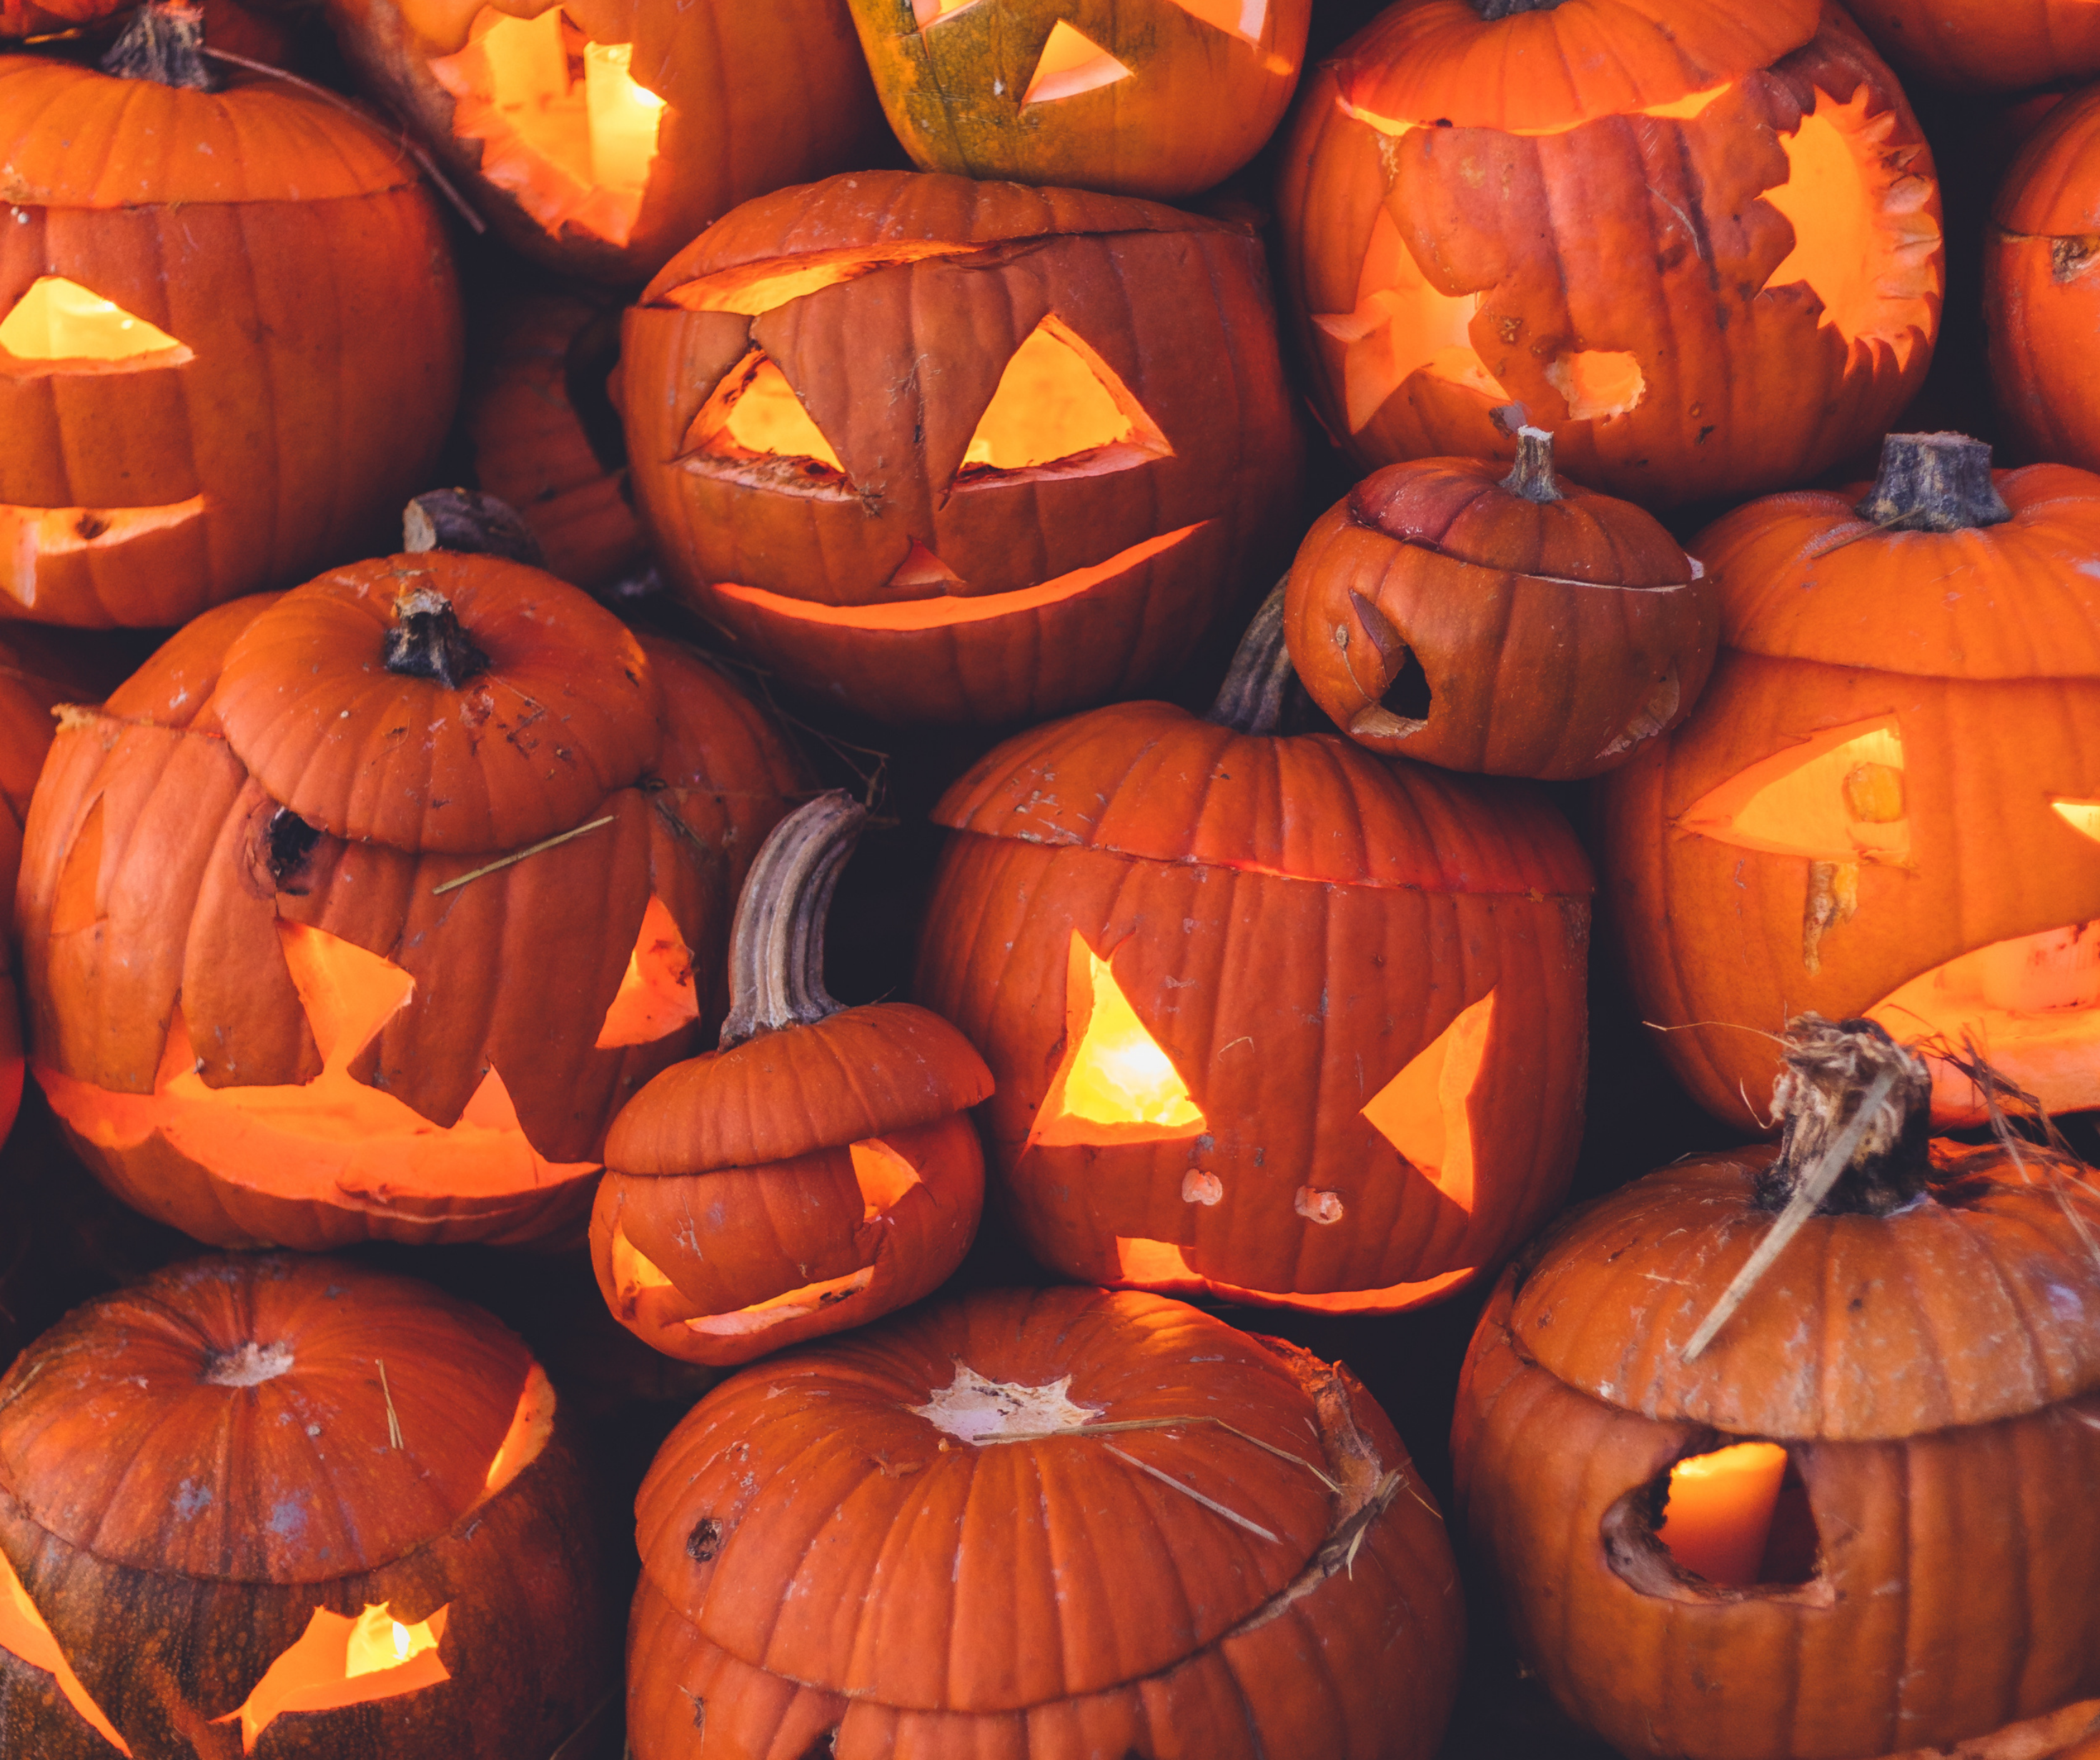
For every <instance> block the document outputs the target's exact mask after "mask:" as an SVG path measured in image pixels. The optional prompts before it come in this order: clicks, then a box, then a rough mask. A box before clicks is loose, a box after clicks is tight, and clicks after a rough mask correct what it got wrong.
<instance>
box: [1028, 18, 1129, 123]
mask: <svg viewBox="0 0 2100 1760" xmlns="http://www.w3.org/2000/svg"><path fill="white" fill-rule="evenodd" d="M1129 77H1131V73H1130V69H1129V68H1127V67H1125V66H1124V65H1123V63H1122V62H1120V61H1118V60H1117V59H1116V58H1115V57H1114V55H1110V53H1109V52H1108V51H1107V50H1105V49H1104V48H1102V47H1101V45H1100V44H1099V43H1097V42H1094V41H1093V40H1092V38H1091V37H1087V36H1086V35H1085V34H1084V33H1082V32H1079V31H1077V30H1075V29H1073V28H1072V26H1070V24H1066V23H1065V20H1062V19H1060V20H1057V24H1055V25H1053V26H1052V28H1051V31H1050V40H1049V42H1046V43H1045V44H1043V58H1042V59H1041V60H1039V61H1038V62H1037V63H1036V64H1035V77H1033V78H1032V79H1030V81H1029V82H1028V90H1026V92H1024V93H1022V94H1021V108H1023V109H1024V110H1025V109H1026V108H1028V106H1029V105H1030V104H1037V103H1056V102H1057V100H1058V99H1061V98H1076V97H1078V96H1079V94H1080V93H1082V92H1090V91H1098V90H1101V87H1102V86H1113V85H1114V84H1115V83H1116V81H1118V80H1127V79H1128V78H1129Z"/></svg>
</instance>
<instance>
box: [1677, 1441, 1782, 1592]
mask: <svg viewBox="0 0 2100 1760" xmlns="http://www.w3.org/2000/svg"><path fill="white" fill-rule="evenodd" d="M1785 1477H1786V1450H1785V1449H1783V1448H1781V1447H1780V1445H1779V1444H1777V1443H1776V1442H1737V1443H1735V1444H1733V1445H1731V1446H1729V1447H1727V1448H1724V1449H1718V1450H1715V1451H1714V1453H1712V1454H1694V1455H1692V1456H1691V1457H1690V1458H1689V1459H1685V1460H1681V1461H1679V1463H1677V1464H1676V1465H1675V1466H1674V1467H1671V1468H1670V1498H1669V1501H1668V1503H1666V1504H1665V1506H1664V1508H1663V1516H1662V1526H1661V1528H1660V1529H1657V1538H1659V1539H1660V1540H1661V1542H1662V1543H1663V1545H1664V1546H1665V1547H1667V1548H1668V1549H1669V1551H1670V1556H1671V1557H1672V1558H1673V1559H1674V1560H1676V1561H1677V1562H1678V1564H1679V1565H1681V1566H1682V1567H1683V1569H1686V1570H1688V1571H1691V1572H1692V1573H1695V1574H1696V1575H1698V1576H1701V1577H1705V1579H1706V1580H1707V1582H1712V1583H1721V1584H1723V1585H1727V1586H1747V1585H1749V1584H1751V1583H1754V1582H1757V1581H1758V1571H1759V1567H1760V1566H1761V1565H1762V1564H1763V1562H1764V1555H1765V1542H1766V1541H1767V1539H1768V1538H1770V1536H1771V1525H1772V1511H1774V1510H1775V1509H1776V1507H1778V1504H1779V1489H1780V1482H1781V1481H1783V1480H1784V1479H1785Z"/></svg>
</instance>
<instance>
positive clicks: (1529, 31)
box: [1327, 0, 1822, 134]
mask: <svg viewBox="0 0 2100 1760" xmlns="http://www.w3.org/2000/svg"><path fill="white" fill-rule="evenodd" d="M1821 16H1822V8H1821V6H1820V4H1819V0H1769V3H1767V4H1765V5H1761V6H1754V7H1745V6H1740V5H1738V4H1736V3H1735V0H1559V3H1548V4H1543V5H1541V4H1537V3H1535V0H1534V3H1532V4H1525V3H1524V0H1515V3H1512V0H1400V3H1399V4H1398V5H1396V6H1392V7H1387V9H1386V10H1385V11H1383V12H1382V13H1380V14H1379V15H1378V17H1377V18H1376V19H1374V20H1373V21H1372V22H1371V23H1370V24H1369V25H1368V26H1366V27H1365V29H1363V30H1361V31H1359V32H1358V33H1357V34H1356V35H1355V36H1354V37H1351V38H1350V39H1349V41H1348V42H1346V43H1344V44H1343V46H1342V47H1341V49H1340V50H1339V51H1338V52H1337V54H1336V55H1335V57H1334V59H1332V60H1331V61H1330V62H1329V63H1328V64H1327V71H1328V73H1329V74H1330V77H1332V78H1333V80H1334V81H1335V86H1336V87H1337V89H1338V96H1339V101H1340V103H1341V104H1342V106H1343V108H1345V109H1347V110H1348V111H1350V112H1352V113H1353V114H1356V115H1357V116H1360V117H1362V118H1363V120H1364V121H1367V122H1369V123H1370V124H1371V125H1372V126H1373V127H1374V128H1377V129H1379V130H1380V131H1381V132H1382V133H1386V134H1396V133H1398V132H1400V130H1401V128H1402V127H1404V126H1414V127H1436V128H1493V129H1507V130H1512V131H1514V132H1516V133H1519V134H1559V133H1560V132H1561V131H1562V130H1564V129H1569V128H1574V127H1577V126H1578V125H1581V124H1582V123H1584V122H1588V121H1594V120H1595V118H1597V117H1606V116H1626V115H1630V114H1633V113H1635V112H1639V111H1643V110H1653V109H1655V108H1657V107H1659V106H1661V105H1664V104H1674V103H1676V102H1677V101H1678V100H1679V99H1681V98H1686V97H1689V96H1690V95H1692V94H1693V93H1694V92H1701V91H1705V90H1710V88H1712V87H1714V86H1718V85H1719V84H1721V82H1722V81H1724V80H1730V79H1734V78H1736V77H1739V76H1740V75H1742V74H1745V73H1749V72H1751V71H1753V70H1754V69H1755V68H1763V67H1769V66H1771V64H1772V63H1773V62H1775V61H1776V60H1778V59H1780V57H1781V56H1782V55H1787V54H1789V53H1790V52H1791V51H1793V50H1796V49H1798V48H1799V47H1800V46H1802V44H1803V43H1805V42H1808V41H1809V40H1810V38H1811V37H1814V36H1815V33H1816V29H1817V28H1818V24H1819V23H1820V19H1821Z"/></svg>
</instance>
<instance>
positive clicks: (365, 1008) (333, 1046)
mask: <svg viewBox="0 0 2100 1760" xmlns="http://www.w3.org/2000/svg"><path fill="white" fill-rule="evenodd" d="M277 934H278V937H279V939H280V940H281V941H282V942H283V944H284V948H285V965H286V966H289V967H290V968H291V973H292V986H293V988H294V989H296V990H297V991H298V992H299V1001H300V1004H301V1005H302V1007H303V1008H304V1009H305V1010H306V1013H307V1027H308V1028H309V1029H310V1030H311V1032H312V1033H313V1036H314V1045H315V1049H317V1050H318V1051H319V1052H320V1054H321V1065H322V1067H323V1068H324V1069H329V1070H346V1069H348V1068H349V1067H350V1066H351V1061H352V1059H354V1058H355V1057H356V1056H357V1054H358V1053H360V1051H362V1050H363V1049H364V1048H365V1047H366V1046H367V1045H370V1044H371V1043H372V1041H373V1040H374V1039H376V1038H377V1037H378V1036H379V1032H380V1029H381V1028H382V1027H385V1026H386V1023H387V1022H388V1021H390V1019H393V1018H394V1016H395V1015H396V1014H399V1013H400V1011H401V1010H402V1009H403V1008H404V1007H405V1006H406V1005H407V1004H408V998H409V997H410V996H412V994H413V993H414V992H415V988H416V980H415V979H413V978H412V977H411V976H410V975H408V973H407V972H405V971H404V970H402V969H401V968H400V967H399V966H396V965H395V963H394V962H393V961H391V960H390V959H387V958H386V957H384V956H383V955H381V954H377V953H373V952H372V951H371V950H370V949H369V948H361V947H360V946H358V945H357V944H356V943H355V942H354V941H346V940H344V939H342V937H341V936H340V935H330V934H329V932H328V931H326V930H325V929H316V928H314V927H313V926H311V925H310V924H307V923H297V922H285V921H283V920H281V919H280V921H279V922H278V924H277Z"/></svg>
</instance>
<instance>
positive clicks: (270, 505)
mask: <svg viewBox="0 0 2100 1760" xmlns="http://www.w3.org/2000/svg"><path fill="white" fill-rule="evenodd" d="M170 142H180V143H183V150H182V151H180V152H174V151H171V150H170V145H169V143H170ZM0 166H4V167H5V168H6V173H5V176H4V178H0V617H4V618H31V619H33V620H35V621H37V622H39V623H72V624H82V625H95V626H107V625H110V624H132V625H138V626H142V627H159V626H166V625H172V624H176V623H182V622H183V620H184V619H186V618H190V617H193V616H194V615H196V613H197V612H199V611H201V610H202V609H205V607H206V606H208V605H216V604H218V603H219V602H220V601H223V600H227V599H231V598H233V597H235V596H237V595H240V594H242V593H249V592H254V591H255V590H256V589H257V588H258V587H276V586H281V585H283V584H285V583H287V582H289V581H295V580H298V579H301V578H302V576H304V575H307V574H311V573H312V572H313V571H314V570H316V569H318V568H321V567H323V566H325V565H328V564H329V563H331V562H333V561H337V560H339V559H341V558H342V557H346V556H355V555H358V554H360V552H365V551H367V550H368V549H369V548H370V547H371V546H372V545H373V544H374V543H377V542H381V541H383V539H384V535H385V533H386V528H387V525H388V523H389V521H390V520H391V519H392V518H393V517H394V516H395V514H396V513H397V512H398V510H399V507H400V505H401V502H402V499H403V498H404V496H406V495H408V494H410V493H411V492H412V491H414V490H416V489H418V488H420V487H421V486H423V478H424V476H425V474H426V472H427V471H428V470H429V469H430V466H431V464H432V463H433V462H434V461H435V459H436V456H437V453H438V449H439V446H440V445H441V444H442V443H443V438H444V434H445V429H446V427H447V425H448V424H449V423H450V421H451V420H452V407H453V404H454V403H455V401H456V400H457V397H458V394H459V380H460V315H459V310H458V290H457V287H456V286H455V284H454V282H453V278H452V259H451V255H450V252H449V249H448V246H447V244H446V242H445V238H444V233H443V228H442V227H440V226H439V222H438V218H437V215H436V213H435V210H434V209H433V208H432V205H431V203H430V198H429V197H428V196H426V194H425V193H424V192H423V191H422V190H421V188H420V187H418V185H417V178H416V167H415V165H414V162H413V161H412V160H410V159H408V157H407V156H404V154H403V153H402V152H401V151H400V147H399V143H397V142H395V141H394V140H392V139H389V138H388V137H387V136H386V134H383V133H382V131H381V130H379V129H377V127H375V126H374V125H372V124H370V123H368V122H367V121H364V120H363V119H362V118H360V117H357V116H355V115H354V114H351V113H346V111H345V110H344V109H343V108H342V107H341V106H339V105H337V104H334V103H327V102H324V100H323V99H322V98H321V97H320V96H316V95H311V94H310V93H308V92H307V91H305V90H302V89H300V88H299V87H298V86H296V85H293V84H288V83H286V82H285V81H278V80H273V79H269V78H267V77H262V76H260V75H254V74H246V73H243V74H240V75H239V76H238V77H236V78H235V79H233V80H232V81H230V82H229V83H228V84H227V86H226V89H225V90H219V91H204V90H189V89H187V88H183V87H178V86H165V85H161V84H159V83H157V81H154V80H152V79H149V78H145V77H135V78H134V77H113V76H111V75H108V74H104V73H97V72H95V71H94V70H93V69H91V68H85V67H80V66H76V65H74V64H71V63H68V62H64V61H60V60H56V59H48V58H45V57H42V56H36V55H7V56H0ZM315 288H326V289H327V290H328V297H325V298H319V297H315Z"/></svg>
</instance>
